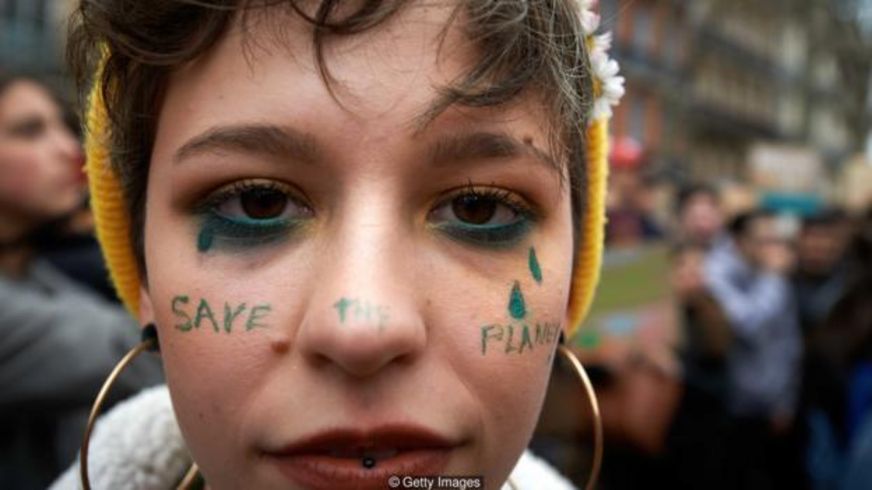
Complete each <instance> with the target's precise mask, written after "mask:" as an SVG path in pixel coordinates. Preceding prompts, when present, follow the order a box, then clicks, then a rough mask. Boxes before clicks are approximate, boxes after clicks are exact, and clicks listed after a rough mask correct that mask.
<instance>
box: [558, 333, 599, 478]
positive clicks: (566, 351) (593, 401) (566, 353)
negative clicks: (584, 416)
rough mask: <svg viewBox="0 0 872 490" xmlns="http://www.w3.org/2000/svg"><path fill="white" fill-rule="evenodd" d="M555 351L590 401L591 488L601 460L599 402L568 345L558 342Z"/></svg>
mask: <svg viewBox="0 0 872 490" xmlns="http://www.w3.org/2000/svg"><path fill="white" fill-rule="evenodd" d="M557 352H559V353H560V354H561V355H562V356H563V357H564V358H565V359H566V360H567V361H569V363H570V364H572V368H573V370H574V371H575V374H577V375H578V377H579V378H581V384H582V385H583V386H584V391H585V393H586V394H587V399H588V401H589V402H590V410H591V412H590V413H591V418H592V419H593V463H592V465H591V469H590V476H589V477H588V479H587V485H585V487H584V488H585V490H593V488H594V487H595V486H596V482H597V480H598V479H599V472H600V467H601V466H602V462H603V421H602V417H601V416H600V409H599V402H597V398H596V392H595V391H594V389H593V384H592V383H591V382H590V378H589V377H588V376H587V371H585V370H584V366H582V365H581V361H579V360H578V356H576V355H575V353H574V352H572V350H571V349H570V348H569V347H566V346H565V345H563V344H562V343H561V344H558V345H557Z"/></svg>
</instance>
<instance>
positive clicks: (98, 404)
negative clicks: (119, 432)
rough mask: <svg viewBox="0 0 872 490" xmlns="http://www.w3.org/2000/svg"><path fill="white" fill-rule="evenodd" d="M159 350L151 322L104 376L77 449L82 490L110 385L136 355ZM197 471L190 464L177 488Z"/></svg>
mask: <svg viewBox="0 0 872 490" xmlns="http://www.w3.org/2000/svg"><path fill="white" fill-rule="evenodd" d="M159 350H160V343H159V342H158V338H157V328H156V327H155V326H154V324H153V323H149V324H148V325H146V326H145V327H143V329H142V342H140V343H139V344H137V345H136V346H135V347H134V348H132V349H130V350H129V351H128V352H127V354H125V355H124V357H122V358H121V360H120V361H118V364H116V365H115V367H114V368H112V371H111V372H110V373H109V376H108V377H106V381H104V382H103V386H102V387H100V391H99V392H98V393H97V398H95V399H94V404H93V405H91V413H90V414H89V415H88V424H87V425H86V426H85V434H84V436H83V437H82V446H81V449H80V450H79V452H80V454H79V478H80V480H81V483H82V488H83V489H84V490H91V479H90V478H89V476H88V447H89V445H90V443H91V431H92V430H93V429H94V422H95V421H96V420H97V415H99V414H100V409H101V408H102V407H103V403H105V401H106V396H107V395H108V394H109V390H110V389H111V388H112V385H113V384H115V381H116V380H117V379H118V376H120V375H121V373H122V372H123V371H124V369H125V368H126V367H127V366H128V365H129V364H130V363H131V362H133V360H134V359H136V357H137V356H139V355H140V354H142V353H143V352H145V351H152V352H158V351H159ZM198 473H199V470H198V468H197V464H196V463H193V464H191V467H190V468H189V469H188V471H187V472H186V473H185V476H184V477H183V478H182V481H181V483H179V486H178V487H177V488H178V489H189V488H191V487H192V486H193V484H194V482H195V481H196V480H197V476H198Z"/></svg>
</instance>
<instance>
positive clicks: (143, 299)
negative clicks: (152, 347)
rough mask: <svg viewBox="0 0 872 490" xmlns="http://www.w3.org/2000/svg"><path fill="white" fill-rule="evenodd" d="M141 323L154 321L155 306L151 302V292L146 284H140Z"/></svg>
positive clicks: (139, 317) (139, 318)
mask: <svg viewBox="0 0 872 490" xmlns="http://www.w3.org/2000/svg"><path fill="white" fill-rule="evenodd" d="M138 320H139V324H140V325H148V324H149V323H154V307H153V306H152V303H151V294H150V293H149V292H148V289H147V288H146V287H145V286H139V315H138Z"/></svg>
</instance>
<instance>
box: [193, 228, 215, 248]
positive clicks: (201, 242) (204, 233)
mask: <svg viewBox="0 0 872 490" xmlns="http://www.w3.org/2000/svg"><path fill="white" fill-rule="evenodd" d="M214 241H215V234H214V233H213V232H212V229H211V228H209V227H208V226H204V227H203V229H202V230H200V234H199V235H197V250H199V251H200V252H207V251H208V250H209V249H210V248H212V242H214Z"/></svg>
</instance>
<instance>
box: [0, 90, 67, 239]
mask: <svg viewBox="0 0 872 490" xmlns="http://www.w3.org/2000/svg"><path fill="white" fill-rule="evenodd" d="M81 163H82V158H81V149H80V147H79V145H78V142H77V141H76V139H75V137H74V136H73V134H72V133H71V132H70V130H69V128H67V126H66V125H65V123H64V121H63V115H62V113H61V109H60V107H58V105H57V103H55V101H54V100H53V99H52V97H51V96H50V95H49V94H48V92H46V90H45V89H44V88H42V87H41V86H40V85H38V84H37V83H35V82H31V81H29V80H24V79H22V80H16V81H13V82H11V83H10V84H9V85H7V86H6V87H5V88H4V90H3V91H2V92H0V210H2V212H3V219H4V220H7V219H14V220H20V221H22V222H31V223H38V222H40V221H43V220H47V219H51V218H55V217H57V216H60V215H62V214H64V213H66V212H69V211H71V210H73V209H74V208H75V207H76V205H78V204H79V203H80V202H81V200H82V197H83V187H82V178H81V177H82V173H81V167H80V165H81Z"/></svg>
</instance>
